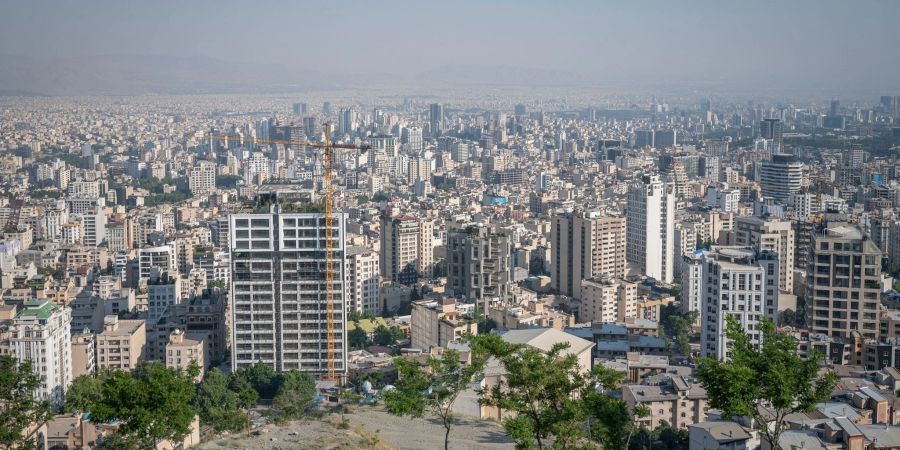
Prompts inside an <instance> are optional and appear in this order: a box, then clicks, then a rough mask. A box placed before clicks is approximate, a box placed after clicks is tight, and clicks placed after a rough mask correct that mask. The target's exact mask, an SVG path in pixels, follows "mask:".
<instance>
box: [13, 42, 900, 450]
mask: <svg viewBox="0 0 900 450" xmlns="http://www.w3.org/2000/svg"><path fill="white" fill-rule="evenodd" d="M10 61H12V59H10ZM16 70H18V69H16ZM5 76H6V75H5V73H4V72H2V71H0V82H2V83H0V190H2V195H0V449H20V448H21V449H25V448H29V449H57V450H58V449H72V450H77V449H89V448H98V449H128V448H140V449H175V448H199V449H220V448H266V449H289V448H291V449H293V448H303V449H307V448H308V449H319V448H322V449H325V448H328V449H335V448H348V449H349V448H379V449H381V448H441V447H443V448H445V449H446V448H487V449H504V448H509V449H511V448H522V449H526V448H528V449H530V448H559V449H576V448H578V449H581V448H584V449H590V448H595V449H628V450H637V449H672V450H674V449H685V450H706V449H712V450H715V449H735V450H740V449H762V450H769V449H775V450H794V449H823V450H886V449H894V450H897V449H900V86H898V87H897V89H893V88H892V89H893V90H890V89H884V90H881V91H879V92H876V93H873V92H872V91H878V90H879V89H880V88H876V87H872V88H871V89H868V90H866V91H865V92H866V93H860V91H859V90H856V89H855V87H854V88H853V89H847V90H846V91H847V92H850V94H846V95H841V92H842V91H841V90H839V89H833V90H830V91H823V90H809V91H803V92H802V93H801V92H800V91H798V93H797V94H796V95H792V94H791V93H789V92H788V93H783V92H781V91H778V93H777V94H775V93H765V94H760V95H752V94H746V93H745V92H746V91H745V90H741V89H735V90H734V92H739V93H734V94H729V93H728V92H727V90H726V89H725V88H722V87H720V86H719V85H717V86H716V88H715V89H709V90H705V89H703V88H702V87H700V88H697V87H695V86H700V85H702V83H700V82H698V83H695V84H692V85H690V86H687V87H685V86H682V87H678V86H677V85H676V84H673V86H672V87H670V88H661V87H652V88H642V87H640V86H638V87H631V88H628V89H625V88H623V89H618V88H613V87H609V86H614V85H615V83H613V84H610V85H609V86H605V87H600V86H599V85H598V86H593V87H591V86H589V85H587V84H582V81H572V82H571V85H567V83H568V82H567V81H560V82H553V83H550V82H547V85H541V84H540V83H537V84H529V83H527V82H520V81H521V80H520V81H516V82H509V84H503V83H499V82H498V83H497V84H492V83H481V82H478V83H476V82H454V83H446V84H442V82H441V81H439V80H438V81H429V82H428V83H424V84H415V85H414V86H413V85H410V87H404V86H403V82H396V83H395V82H391V83H387V82H382V81H379V82H377V83H376V82H373V84H372V87H371V88H367V87H366V86H365V85H364V84H359V83H358V82H356V81H354V82H346V85H345V86H343V87H337V84H336V85H335V87H327V88H326V87H319V86H316V87H310V88H304V87H302V86H300V87H297V86H290V87H278V88H277V89H275V88H271V89H270V88H268V87H267V88H266V89H262V90H260V91H254V90H246V91H243V92H233V91H234V90H235V89H237V88H234V87H233V86H229V87H227V88H226V87H221V91H216V88H209V87H208V86H205V87H203V88H198V87H196V86H194V87H192V88H191V89H187V88H184V90H185V92H168V91H166V92H160V91H156V88H148V89H149V91H148V92H140V91H136V92H133V93H127V94H126V93H120V92H114V91H112V90H109V91H105V90H99V91H92V92H90V93H85V94H83V95H68V94H65V95H62V94H60V95H57V94H55V93H49V92H51V91H47V92H48V94H44V93H41V92H32V90H33V89H36V88H35V87H34V86H37V85H36V84H27V83H26V82H25V81H22V80H24V78H22V79H19V81H17V82H19V83H20V84H16V85H14V84H9V86H7V84H3V83H7V82H8V80H7V79H6V78H4V77H5ZM58 76H60V77H62V78H61V79H65V77H66V76H71V73H70V74H68V75H66V74H65V73H63V72H61V74H60V75H58ZM522 76H523V77H527V76H528V75H522ZM147 77H148V80H149V78H150V75H147ZM579 80H580V78H579ZM26 81H27V80H26ZM22 83H25V84H22ZM148 83H149V81H148ZM172 83H173V85H172V86H175V82H174V81H173V82H172ZM10 86H11V87H10ZM22 86H28V88H24V87H22ZM148 86H149V84H148ZM178 86H179V87H178V89H175V88H174V87H173V91H174V90H182V87H181V86H182V85H178ZM192 86H193V85H192ZM223 86H224V85H223ZM6 87H10V89H6ZM79 89H80V88H79ZM110 89H113V88H112V87H110ZM122 89H125V88H122ZM128 89H132V88H131V87H129V88H128ZM237 90H239V91H240V89H237ZM773 92H774V91H773Z"/></svg>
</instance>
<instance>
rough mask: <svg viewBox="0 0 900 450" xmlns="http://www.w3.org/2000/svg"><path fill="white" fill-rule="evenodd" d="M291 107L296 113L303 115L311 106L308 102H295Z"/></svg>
mask: <svg viewBox="0 0 900 450" xmlns="http://www.w3.org/2000/svg"><path fill="white" fill-rule="evenodd" d="M291 109H292V110H293V111H294V114H296V115H298V116H302V115H303V114H306V112H307V111H308V109H309V108H308V107H307V105H306V103H294V104H293V105H292V108H291Z"/></svg>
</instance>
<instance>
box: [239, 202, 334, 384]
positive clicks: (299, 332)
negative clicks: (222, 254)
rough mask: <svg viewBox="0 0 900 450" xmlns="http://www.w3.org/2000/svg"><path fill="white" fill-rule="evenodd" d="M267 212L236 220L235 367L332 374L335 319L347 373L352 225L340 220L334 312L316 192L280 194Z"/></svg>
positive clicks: (323, 221)
mask: <svg viewBox="0 0 900 450" xmlns="http://www.w3.org/2000/svg"><path fill="white" fill-rule="evenodd" d="M264 195H266V196H267V201H266V203H265V205H267V206H268V210H267V212H248V213H243V212H241V213H236V214H233V215H231V217H230V224H229V229H230V232H231V238H230V249H231V292H232V298H233V301H234V303H233V306H232V311H231V314H232V334H231V343H232V351H231V359H232V367H234V368H241V367H248V366H250V365H252V364H256V363H257V362H260V361H261V362H263V363H264V364H268V365H269V366H271V367H272V368H273V369H275V370H277V371H286V370H291V369H298V370H301V371H305V372H309V373H311V374H313V375H316V376H323V375H326V374H327V373H328V370H329V351H328V341H329V333H327V332H326V330H328V329H329V326H328V322H329V316H330V321H331V327H330V329H332V330H334V331H333V335H332V336H333V344H334V354H333V358H334V370H335V372H336V374H337V375H338V376H339V377H342V378H343V377H344V376H345V374H346V370H347V363H346V361H347V352H346V348H347V343H346V334H347V333H346V328H345V326H344V324H345V320H346V307H345V301H346V292H345V284H344V274H343V270H344V267H345V265H346V262H345V256H344V246H345V230H346V225H345V220H346V216H345V215H344V214H342V213H336V214H335V215H334V222H333V224H334V225H333V226H334V228H333V229H332V233H333V234H332V236H333V237H334V241H333V244H332V245H333V247H332V251H333V260H332V264H333V265H332V267H333V269H334V284H333V285H332V286H331V289H332V291H331V293H332V299H333V302H334V303H333V305H332V308H331V311H330V312H329V308H328V305H327V304H326V298H327V293H326V289H327V286H326V284H325V272H326V264H327V262H326V261H325V258H324V256H325V249H326V242H325V235H326V230H325V217H324V214H323V213H322V212H292V211H296V210H297V209H298V208H308V209H314V208H315V206H314V205H315V204H314V203H311V202H312V197H311V195H310V193H308V192H296V193H295V192H290V191H284V192H274V193H271V194H264Z"/></svg>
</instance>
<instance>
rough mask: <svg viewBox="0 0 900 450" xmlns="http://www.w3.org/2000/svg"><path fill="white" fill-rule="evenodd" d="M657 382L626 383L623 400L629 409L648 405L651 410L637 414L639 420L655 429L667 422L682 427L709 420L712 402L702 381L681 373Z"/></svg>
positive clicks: (637, 420) (623, 388)
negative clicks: (642, 414) (699, 381)
mask: <svg viewBox="0 0 900 450" xmlns="http://www.w3.org/2000/svg"><path fill="white" fill-rule="evenodd" d="M655 383H656V384H649V382H647V384H626V385H625V386H622V399H623V400H625V404H626V405H628V410H629V411H633V410H634V407H635V406H636V405H644V406H646V407H647V408H648V410H649V412H650V414H649V415H647V416H645V417H635V422H636V423H638V424H639V425H644V426H647V427H648V428H649V429H651V430H652V429H656V428H658V427H660V426H661V425H662V423H663V422H665V423H668V424H669V425H670V426H672V427H673V428H676V429H679V428H687V427H688V426H689V425H693V424H695V423H700V422H704V421H706V414H707V412H708V411H709V405H708V400H707V395H706V390H704V389H703V387H701V386H700V384H699V383H697V382H694V381H692V380H690V379H688V378H685V377H682V376H678V375H674V376H667V377H663V379H662V380H659V381H656V382H655Z"/></svg>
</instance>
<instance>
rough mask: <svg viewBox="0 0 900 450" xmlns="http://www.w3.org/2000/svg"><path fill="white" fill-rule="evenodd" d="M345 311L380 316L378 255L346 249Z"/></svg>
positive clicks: (365, 249) (361, 248)
mask: <svg viewBox="0 0 900 450" xmlns="http://www.w3.org/2000/svg"><path fill="white" fill-rule="evenodd" d="M344 273H345V274H346V275H347V311H348V312H350V311H356V312H358V313H364V312H371V313H373V314H375V315H381V312H382V309H383V308H382V305H381V301H380V299H381V274H380V272H379V270H378V253H377V252H375V251H372V250H370V249H368V248H364V247H355V246H350V247H347V267H346V269H345V270H344Z"/></svg>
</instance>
